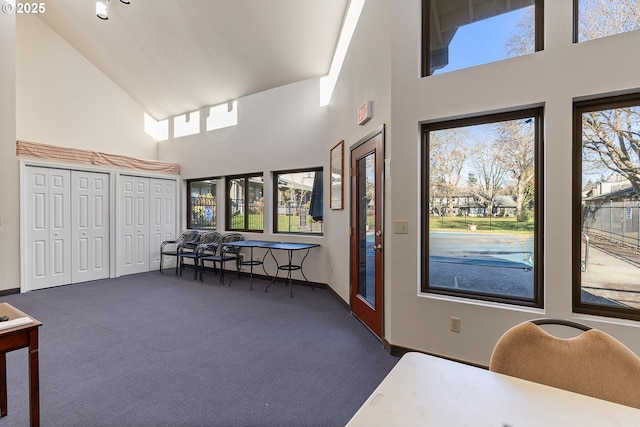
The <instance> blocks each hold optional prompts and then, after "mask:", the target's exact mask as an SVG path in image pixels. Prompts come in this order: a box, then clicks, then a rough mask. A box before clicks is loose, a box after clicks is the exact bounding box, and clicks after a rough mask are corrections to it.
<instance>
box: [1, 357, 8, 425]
mask: <svg viewBox="0 0 640 427" xmlns="http://www.w3.org/2000/svg"><path fill="white" fill-rule="evenodd" d="M6 416H7V355H6V353H0V417H6Z"/></svg>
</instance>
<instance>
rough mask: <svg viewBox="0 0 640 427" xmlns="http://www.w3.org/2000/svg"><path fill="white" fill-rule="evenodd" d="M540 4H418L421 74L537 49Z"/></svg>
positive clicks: (426, 0) (460, 0)
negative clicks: (421, 24)
mask: <svg viewBox="0 0 640 427" xmlns="http://www.w3.org/2000/svg"><path fill="white" fill-rule="evenodd" d="M543 4H544V3H543V1H542V0H492V1H486V0H423V1H422V20H423V26H422V28H423V37H422V40H423V54H422V75H423V76H427V75H433V74H440V73H444V72H448V71H454V70H459V69H461V68H467V67H472V66H475V65H480V64H486V63H489V62H494V61H499V60H502V59H506V58H510V57H515V56H521V55H526V54H529V53H533V52H536V51H539V50H542V49H543V46H544V40H543V34H544V31H543V28H544V27H543V17H544V13H543Z"/></svg>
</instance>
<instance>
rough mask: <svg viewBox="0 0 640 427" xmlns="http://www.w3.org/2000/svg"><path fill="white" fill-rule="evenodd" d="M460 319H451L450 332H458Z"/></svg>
mask: <svg viewBox="0 0 640 427" xmlns="http://www.w3.org/2000/svg"><path fill="white" fill-rule="evenodd" d="M460 323H461V322H460V318H459V317H452V318H451V332H460Z"/></svg>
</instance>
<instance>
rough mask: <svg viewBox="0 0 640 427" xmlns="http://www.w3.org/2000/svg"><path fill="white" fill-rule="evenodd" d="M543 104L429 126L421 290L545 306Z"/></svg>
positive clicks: (425, 153) (425, 151) (425, 128)
mask: <svg viewBox="0 0 640 427" xmlns="http://www.w3.org/2000/svg"><path fill="white" fill-rule="evenodd" d="M541 129H542V109H541V108H536V109H529V110H522V111H515V112H510V113H504V114H494V115H488V116H481V117H472V118H468V119H459V120H452V121H444V122H438V123H429V124H425V125H424V126H423V140H424V142H423V166H422V179H423V184H422V188H423V190H422V211H423V215H422V218H423V224H422V229H423V230H425V232H423V236H422V290H423V291H424V292H427V293H437V294H443V295H452V296H462V297H468V298H475V299H483V300H489V301H497V302H507V303H513V304H521V305H527V306H535V307H540V306H542V303H543V299H542V294H543V286H542V277H543V274H542V267H543V265H542V263H540V262H538V263H536V259H542V258H541V256H542V234H541V232H540V230H541V229H542V223H541V222H542V215H541V214H540V212H542V200H543V198H542V188H543V187H542V184H541V180H542V175H543V174H542V167H541V161H542V160H541V159H542V147H543V144H542V132H541Z"/></svg>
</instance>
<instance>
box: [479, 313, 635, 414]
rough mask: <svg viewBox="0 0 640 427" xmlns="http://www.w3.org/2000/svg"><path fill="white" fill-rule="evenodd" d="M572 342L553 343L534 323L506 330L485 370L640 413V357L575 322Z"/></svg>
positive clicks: (572, 324) (594, 330)
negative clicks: (600, 400) (575, 331)
mask: <svg viewBox="0 0 640 427" xmlns="http://www.w3.org/2000/svg"><path fill="white" fill-rule="evenodd" d="M536 322H537V323H539V324H552V323H558V324H561V325H565V326H571V327H579V326H582V327H579V329H581V330H583V331H584V332H582V333H580V335H578V336H576V337H573V338H558V337H556V336H553V335H551V334H549V333H548V332H546V331H545V330H544V329H542V328H541V327H540V326H538V325H537V324H535V323H534V322H531V321H527V322H523V323H521V324H519V325H516V326H514V327H512V328H511V329H509V330H508V331H507V332H505V333H504V335H502V337H501V338H500V339H499V340H498V343H497V344H496V346H495V348H494V349H493V353H492V355H491V361H490V363H489V370H491V371H493V372H498V373H501V374H506V375H511V376H514V377H518V378H523V379H526V380H529V381H533V382H537V383H540V384H545V385H548V386H552V387H556V388H561V389H564V390H569V391H573V392H576V393H580V394H584V395H587V396H592V397H596V398H599V399H604V400H608V401H612V402H616V403H621V404H623V405H627V406H632V407H635V408H640V357H638V356H637V355H636V354H634V353H633V352H632V351H631V350H630V349H629V348H627V347H626V346H625V345H624V344H622V343H621V342H620V341H618V340H616V339H615V338H613V337H612V336H610V335H608V334H606V333H604V332H602V331H600V330H597V329H591V328H589V327H588V326H586V325H581V324H578V323H575V322H567V321H559V322H552V321H549V320H548V319H546V320H545V319H539V320H538V321H536Z"/></svg>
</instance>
